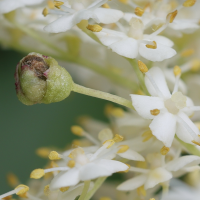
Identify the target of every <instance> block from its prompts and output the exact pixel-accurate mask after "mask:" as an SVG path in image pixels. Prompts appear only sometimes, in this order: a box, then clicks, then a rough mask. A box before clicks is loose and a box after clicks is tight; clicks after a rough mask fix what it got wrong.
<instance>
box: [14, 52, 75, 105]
mask: <svg viewBox="0 0 200 200" xmlns="http://www.w3.org/2000/svg"><path fill="white" fill-rule="evenodd" d="M15 86H16V92H17V97H18V99H19V100H20V101H21V102H22V103H24V104H26V105H33V104H36V103H45V104H49V103H53V102H58V101H62V100H63V99H65V98H67V97H68V96H69V94H70V92H71V90H72V87H73V80H72V78H71V76H70V74H69V73H68V72H67V71H66V70H65V69H64V68H63V67H60V66H59V65H58V63H57V61H56V60H55V59H53V58H51V57H48V56H43V55H41V54H39V53H30V54H28V55H27V56H26V57H24V58H23V59H22V60H21V61H20V62H19V63H18V65H17V67H16V72H15Z"/></svg>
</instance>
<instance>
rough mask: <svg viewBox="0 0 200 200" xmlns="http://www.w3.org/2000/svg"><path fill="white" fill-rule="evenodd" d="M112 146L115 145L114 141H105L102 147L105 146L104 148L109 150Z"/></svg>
mask: <svg viewBox="0 0 200 200" xmlns="http://www.w3.org/2000/svg"><path fill="white" fill-rule="evenodd" d="M114 144H115V141H114V140H106V141H105V142H104V143H103V146H106V148H107V149H109V148H110V147H112V146H113V145H114Z"/></svg>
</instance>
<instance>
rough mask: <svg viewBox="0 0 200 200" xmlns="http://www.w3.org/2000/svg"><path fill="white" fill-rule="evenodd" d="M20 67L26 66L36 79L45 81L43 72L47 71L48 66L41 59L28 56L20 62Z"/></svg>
mask: <svg viewBox="0 0 200 200" xmlns="http://www.w3.org/2000/svg"><path fill="white" fill-rule="evenodd" d="M21 66H28V67H29V69H31V70H33V71H34V73H35V75H36V76H37V77H38V78H40V79H42V80H44V81H46V79H47V78H46V77H45V76H44V72H45V71H46V70H47V69H49V66H48V65H47V64H46V63H45V61H44V59H43V58H41V57H39V56H36V55H28V56H26V57H25V58H24V59H23V60H22V63H21Z"/></svg>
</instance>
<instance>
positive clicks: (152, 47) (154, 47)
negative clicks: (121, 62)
mask: <svg viewBox="0 0 200 200" xmlns="http://www.w3.org/2000/svg"><path fill="white" fill-rule="evenodd" d="M146 47H147V48H149V49H157V43H156V41H153V42H152V44H146Z"/></svg>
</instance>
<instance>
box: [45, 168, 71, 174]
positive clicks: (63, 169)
mask: <svg viewBox="0 0 200 200" xmlns="http://www.w3.org/2000/svg"><path fill="white" fill-rule="evenodd" d="M67 170H69V167H55V168H49V169H45V170H44V172H45V173H49V172H54V171H67Z"/></svg>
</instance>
